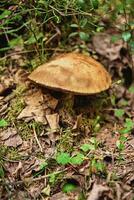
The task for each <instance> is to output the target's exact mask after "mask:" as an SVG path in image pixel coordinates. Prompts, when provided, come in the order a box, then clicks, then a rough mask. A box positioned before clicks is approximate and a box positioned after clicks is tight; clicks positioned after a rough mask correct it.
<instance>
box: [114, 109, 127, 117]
mask: <svg viewBox="0 0 134 200" xmlns="http://www.w3.org/2000/svg"><path fill="white" fill-rule="evenodd" d="M124 113H125V111H124V110H123V109H116V110H115V111H114V115H115V116H116V117H118V118H121V117H122V116H123V115H124Z"/></svg>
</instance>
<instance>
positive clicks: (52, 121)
mask: <svg viewBox="0 0 134 200" xmlns="http://www.w3.org/2000/svg"><path fill="white" fill-rule="evenodd" d="M46 119H47V121H48V124H49V126H50V128H51V130H53V131H56V130H57V129H58V128H59V115H58V113H54V114H51V115H46Z"/></svg>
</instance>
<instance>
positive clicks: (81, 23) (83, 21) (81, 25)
mask: <svg viewBox="0 0 134 200" xmlns="http://www.w3.org/2000/svg"><path fill="white" fill-rule="evenodd" d="M87 23H88V20H87V18H83V19H81V20H80V27H81V28H85V26H86V25H87Z"/></svg>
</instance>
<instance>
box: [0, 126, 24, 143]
mask: <svg viewBox="0 0 134 200" xmlns="http://www.w3.org/2000/svg"><path fill="white" fill-rule="evenodd" d="M0 137H1V140H2V142H3V144H4V145H6V146H8V147H17V146H19V145H21V144H22V139H21V137H20V136H19V135H18V133H17V131H16V129H13V128H8V129H7V130H4V131H2V132H1V134H0Z"/></svg>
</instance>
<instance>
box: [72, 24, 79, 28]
mask: <svg viewBox="0 0 134 200" xmlns="http://www.w3.org/2000/svg"><path fill="white" fill-rule="evenodd" d="M70 27H72V28H78V27H79V26H78V24H71V25H70Z"/></svg>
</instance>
